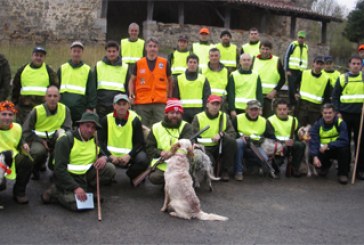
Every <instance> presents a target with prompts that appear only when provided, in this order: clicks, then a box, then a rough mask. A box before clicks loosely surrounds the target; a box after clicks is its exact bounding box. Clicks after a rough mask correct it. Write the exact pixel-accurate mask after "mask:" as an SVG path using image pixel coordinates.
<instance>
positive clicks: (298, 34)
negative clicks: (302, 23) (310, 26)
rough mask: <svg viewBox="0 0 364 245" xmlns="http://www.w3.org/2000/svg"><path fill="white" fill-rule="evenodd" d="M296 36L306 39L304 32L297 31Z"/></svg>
mask: <svg viewBox="0 0 364 245" xmlns="http://www.w3.org/2000/svg"><path fill="white" fill-rule="evenodd" d="M297 36H298V37H303V38H306V32H305V31H299V32H298V33H297Z"/></svg>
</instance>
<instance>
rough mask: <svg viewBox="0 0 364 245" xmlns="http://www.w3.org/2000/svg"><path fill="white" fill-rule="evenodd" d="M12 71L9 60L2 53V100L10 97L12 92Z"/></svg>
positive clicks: (0, 59) (0, 70)
mask: <svg viewBox="0 0 364 245" xmlns="http://www.w3.org/2000/svg"><path fill="white" fill-rule="evenodd" d="M10 80H11V71H10V65H9V62H8V60H7V59H6V58H5V56H4V55H2V54H0V101H4V100H6V99H7V98H8V96H9V92H10Z"/></svg>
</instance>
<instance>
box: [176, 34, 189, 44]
mask: <svg viewBox="0 0 364 245" xmlns="http://www.w3.org/2000/svg"><path fill="white" fill-rule="evenodd" d="M180 40H182V41H186V42H187V41H188V37H187V35H180V36H179V37H178V41H180Z"/></svg>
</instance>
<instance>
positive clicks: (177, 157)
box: [161, 139, 228, 221]
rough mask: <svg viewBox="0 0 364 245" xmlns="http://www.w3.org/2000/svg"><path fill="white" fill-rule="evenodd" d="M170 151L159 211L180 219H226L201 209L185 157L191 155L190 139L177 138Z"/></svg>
mask: <svg viewBox="0 0 364 245" xmlns="http://www.w3.org/2000/svg"><path fill="white" fill-rule="evenodd" d="M171 152H172V156H171V157H170V158H169V159H168V160H167V161H166V162H167V170H166V172H165V173H164V181H165V186H164V203H163V207H162V208H161V211H162V212H166V211H168V212H169V214H170V215H171V216H173V217H177V218H182V219H191V218H197V219H199V220H220V221H226V220H228V218H227V217H224V216H220V215H217V214H212V213H210V214H208V213H205V212H203V211H202V210H201V207H200V200H199V199H198V197H197V195H196V193H195V190H194V189H193V186H192V185H193V181H192V177H191V175H190V173H189V166H190V164H189V161H188V158H187V157H188V156H193V148H192V144H191V141H190V140H188V139H181V140H179V141H178V143H176V144H175V145H174V146H172V149H171Z"/></svg>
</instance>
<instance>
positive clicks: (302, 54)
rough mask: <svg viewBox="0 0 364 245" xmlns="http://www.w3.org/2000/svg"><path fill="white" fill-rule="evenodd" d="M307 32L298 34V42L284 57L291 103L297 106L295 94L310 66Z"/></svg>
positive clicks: (288, 49) (291, 45)
mask: <svg viewBox="0 0 364 245" xmlns="http://www.w3.org/2000/svg"><path fill="white" fill-rule="evenodd" d="M305 38H306V32H304V31H299V32H298V40H297V41H293V42H291V44H290V45H289V46H288V48H287V51H286V54H285V56H284V70H285V71H286V74H287V77H288V87H289V88H288V93H289V102H290V104H291V105H292V106H295V105H296V98H295V92H296V90H295V89H296V88H298V87H299V86H298V84H299V79H300V78H301V76H302V71H303V70H305V69H307V66H308V46H307V44H306V43H305Z"/></svg>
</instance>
